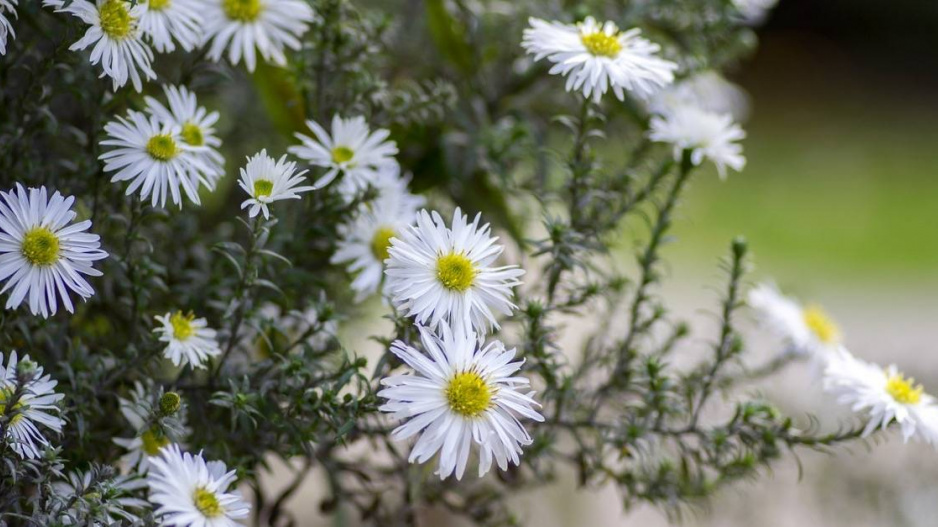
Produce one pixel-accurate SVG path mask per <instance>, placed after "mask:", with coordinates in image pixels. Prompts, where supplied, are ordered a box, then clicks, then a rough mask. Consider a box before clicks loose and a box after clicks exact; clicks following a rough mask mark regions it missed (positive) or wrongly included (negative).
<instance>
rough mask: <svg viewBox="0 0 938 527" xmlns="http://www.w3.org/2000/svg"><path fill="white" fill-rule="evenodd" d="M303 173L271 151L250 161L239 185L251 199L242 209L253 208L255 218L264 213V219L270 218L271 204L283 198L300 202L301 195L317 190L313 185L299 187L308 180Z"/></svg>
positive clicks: (284, 158)
mask: <svg viewBox="0 0 938 527" xmlns="http://www.w3.org/2000/svg"><path fill="white" fill-rule="evenodd" d="M305 173H306V170H304V171H302V172H297V171H296V163H294V162H293V161H289V162H288V161H287V156H282V157H281V158H280V159H279V160H277V161H274V158H272V157H270V156H268V155H267V150H261V151H260V153H259V154H256V155H255V156H254V157H249V158H248V164H247V165H246V166H245V167H244V168H242V169H241V180H240V181H238V184H239V185H241V188H242V189H243V190H244V191H245V192H247V193H248V196H250V198H248V199H246V200H244V201H243V202H242V203H241V209H242V210H243V209H246V208H248V207H251V210H249V211H248V214H249V215H250V216H251V217H252V218H253V217H254V216H257V213H258V212H263V213H264V218H265V219H266V218H269V217H270V210H269V209H268V205H270V204H271V203H273V202H275V201H280V200H282V199H300V194H301V193H303V192H309V191H310V190H314V187H310V186H302V187H300V186H297V185H299V184H300V183H303V182H304V181H306V178H305V177H304V176H303V174H305Z"/></svg>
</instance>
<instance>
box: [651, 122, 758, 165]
mask: <svg viewBox="0 0 938 527" xmlns="http://www.w3.org/2000/svg"><path fill="white" fill-rule="evenodd" d="M650 125H651V129H650V130H649V131H648V137H649V138H650V139H651V140H652V141H658V142H661V143H670V144H671V145H673V146H674V158H675V159H681V156H682V155H683V153H684V151H685V150H690V151H691V162H692V163H693V164H694V165H700V164H701V163H703V161H704V159H709V160H710V161H712V162H713V163H714V164H715V165H716V167H717V171H718V172H719V174H720V178H726V167H730V168H732V169H733V170H735V171H737V172H739V171H740V170H742V169H743V167H745V166H746V158H745V157H743V147H742V145H740V144H739V143H737V142H736V141H740V140H742V139H744V138H745V137H746V132H744V131H743V129H742V128H741V127H740V126H739V125H738V124H736V123H735V122H733V117H732V116H731V115H727V114H718V113H713V112H708V111H706V110H701V109H700V108H697V107H696V106H691V105H679V106H676V107H673V108H671V110H670V111H669V112H668V113H667V114H666V115H656V116H654V117H652V118H651V123H650Z"/></svg>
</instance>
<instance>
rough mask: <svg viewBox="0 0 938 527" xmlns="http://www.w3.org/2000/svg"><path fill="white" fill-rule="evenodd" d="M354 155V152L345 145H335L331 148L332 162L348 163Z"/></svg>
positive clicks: (338, 163)
mask: <svg viewBox="0 0 938 527" xmlns="http://www.w3.org/2000/svg"><path fill="white" fill-rule="evenodd" d="M353 157H355V152H354V151H353V150H352V149H351V148H349V147H347V146H337V147H335V148H333V149H332V162H333V163H335V164H337V165H341V164H342V163H348V162H349V161H351V160H352V158H353Z"/></svg>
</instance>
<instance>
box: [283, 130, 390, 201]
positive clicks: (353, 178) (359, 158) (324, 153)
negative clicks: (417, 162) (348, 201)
mask: <svg viewBox="0 0 938 527" xmlns="http://www.w3.org/2000/svg"><path fill="white" fill-rule="evenodd" d="M306 126H308V127H309V129H310V130H312V131H313V135H314V136H315V138H312V137H309V136H307V135H303V134H300V133H298V134H296V137H297V139H299V140H300V142H301V143H302V144H300V145H296V146H291V147H290V148H289V149H288V151H289V152H290V153H291V154H293V155H295V156H297V157H299V158H300V159H303V160H305V161H308V162H310V163H311V164H313V165H315V166H319V167H324V168H328V169H329V170H328V171H327V172H326V174H325V175H324V176H322V177H321V178H319V180H318V181H316V183H315V185H316V187H317V188H319V187H323V186H325V185H328V184H329V183H331V182H332V180H333V179H335V177H336V176H337V175H339V173H342V174H343V176H344V178H343V181H342V187H341V188H340V190H341V191H342V194H343V195H345V196H349V195H352V194H354V193H355V192H360V191H362V190H364V189H365V188H366V187H367V186H368V184H369V183H371V182H373V181H375V180H376V179H377V178H378V172H379V171H380V170H381V169H382V168H383V167H385V166H388V165H397V161H395V160H394V156H395V155H397V144H396V143H395V142H394V141H389V140H388V136H390V135H391V132H389V131H387V130H385V129H378V130H375V131H374V132H372V131H371V129H369V128H368V123H366V122H365V118H364V117H361V116H358V117H352V118H350V119H343V118H341V117H339V116H338V115H336V116H333V118H332V135H330V134H329V133H328V132H326V130H325V129H323V127H322V126H319V124H318V123H316V122H315V121H306Z"/></svg>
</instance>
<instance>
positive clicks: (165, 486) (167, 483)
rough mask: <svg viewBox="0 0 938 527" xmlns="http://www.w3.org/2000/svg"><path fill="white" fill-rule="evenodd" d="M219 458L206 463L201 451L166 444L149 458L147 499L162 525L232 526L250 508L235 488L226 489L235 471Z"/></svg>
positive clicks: (231, 481) (233, 479) (232, 481)
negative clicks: (148, 490) (153, 507)
mask: <svg viewBox="0 0 938 527" xmlns="http://www.w3.org/2000/svg"><path fill="white" fill-rule="evenodd" d="M226 470H227V469H226V467H225V464H224V463H222V462H220V461H212V462H208V463H206V462H205V460H204V459H203V458H202V455H201V454H197V455H195V456H193V455H192V454H189V453H188V452H186V453H183V452H181V451H180V450H179V446H178V445H169V446H168V447H166V448H164V449H162V450H161V451H160V455H159V456H156V457H154V458H152V459H151V460H150V471H149V472H148V473H147V482H148V483H149V485H150V501H151V502H152V503H153V504H154V505H157V506H158V508H157V509H156V511H155V514H156V516H157V517H159V518H161V521H162V525H188V526H193V527H234V526H236V525H240V524H239V523H238V522H237V521H236V520H239V519H241V518H246V517H247V515H248V512H250V510H251V506H250V504H248V502H246V501H245V500H244V499H243V498H242V497H241V494H240V493H239V492H238V491H230V492H229V491H228V487H230V486H231V484H232V483H234V481H235V471H234V470H232V471H228V472H226Z"/></svg>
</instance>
